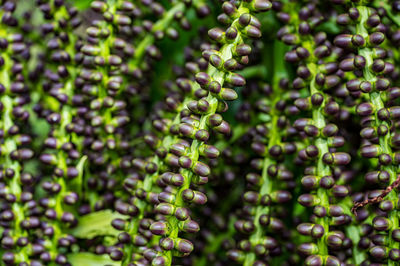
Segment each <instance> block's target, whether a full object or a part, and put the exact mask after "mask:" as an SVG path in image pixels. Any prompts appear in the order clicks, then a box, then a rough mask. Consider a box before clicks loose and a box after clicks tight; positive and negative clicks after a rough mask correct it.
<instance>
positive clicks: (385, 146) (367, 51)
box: [356, 6, 400, 266]
mask: <svg viewBox="0 0 400 266" xmlns="http://www.w3.org/2000/svg"><path fill="white" fill-rule="evenodd" d="M358 10H359V12H360V22H359V23H358V24H357V26H356V32H357V34H360V35H361V36H363V37H364V38H368V31H367V29H366V28H365V26H364V25H365V23H366V21H367V19H368V17H369V9H368V7H366V6H358ZM359 54H360V55H362V56H363V57H364V58H365V60H366V66H365V67H364V69H363V76H364V79H365V80H368V81H369V82H371V83H372V84H373V83H374V82H375V81H376V80H377V77H376V76H375V74H374V73H373V72H371V70H370V67H371V66H372V64H373V51H372V49H371V48H369V47H365V48H361V49H360V50H359ZM368 96H369V97H368V98H369V100H370V101H371V102H372V104H373V106H374V108H375V110H380V109H382V108H385V103H384V102H383V100H382V98H381V93H380V92H379V91H373V92H371V93H370V94H369V95H368ZM374 116H375V123H377V125H376V126H380V125H384V126H386V127H387V128H391V126H390V124H389V123H388V122H387V121H381V120H380V119H379V117H378V112H375V114H374ZM379 145H380V148H381V152H382V153H384V154H393V152H392V149H391V147H390V134H386V135H385V136H383V137H382V136H380V137H379ZM381 170H383V171H387V172H388V173H389V175H390V183H393V182H394V181H395V180H396V179H397V174H396V169H395V167H394V166H393V165H382V166H381ZM387 198H388V199H389V200H391V201H392V202H397V200H398V194H397V192H396V190H393V191H391V192H390V193H389V194H388V195H387ZM388 218H389V220H390V221H391V222H392V227H391V229H390V230H389V232H388V236H389V241H388V246H389V247H390V248H397V249H398V248H400V245H399V243H398V242H396V241H395V240H394V239H393V238H392V231H393V229H397V228H398V227H399V217H398V211H397V210H396V209H395V210H392V211H391V212H389V217H388ZM388 265H389V266H394V265H397V262H395V261H392V260H390V259H389V260H388Z"/></svg>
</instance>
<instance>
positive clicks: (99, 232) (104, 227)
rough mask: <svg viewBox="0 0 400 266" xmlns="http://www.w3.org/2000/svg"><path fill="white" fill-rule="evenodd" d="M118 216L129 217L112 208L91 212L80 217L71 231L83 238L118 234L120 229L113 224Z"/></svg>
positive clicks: (121, 217)
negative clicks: (113, 210)
mask: <svg viewBox="0 0 400 266" xmlns="http://www.w3.org/2000/svg"><path fill="white" fill-rule="evenodd" d="M116 218H120V219H127V218H128V216H125V215H122V214H119V213H117V212H112V211H111V210H103V211H98V212H93V213H89V214H87V215H84V216H82V217H81V218H80V219H79V223H78V226H77V227H75V228H73V229H71V231H70V233H71V234H72V235H73V236H75V237H77V238H83V239H91V238H94V237H96V236H117V235H118V233H119V231H118V230H116V229H114V227H112V225H111V222H112V220H114V219H116ZM81 265H84V264H81Z"/></svg>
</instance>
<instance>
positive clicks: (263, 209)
mask: <svg viewBox="0 0 400 266" xmlns="http://www.w3.org/2000/svg"><path fill="white" fill-rule="evenodd" d="M273 51H274V57H273V62H274V64H273V66H274V71H273V80H272V83H273V93H272V94H271V96H270V101H271V105H270V106H271V107H272V108H271V110H270V116H271V121H269V122H268V124H269V136H268V137H269V139H268V148H267V150H269V149H270V148H271V147H273V146H275V145H279V144H280V143H281V136H280V130H281V129H280V128H279V127H278V125H277V124H278V119H279V112H278V110H277V109H276V108H274V107H275V106H276V103H277V102H278V101H279V100H281V96H282V94H283V93H284V92H283V91H282V89H280V87H279V81H280V80H281V79H282V78H284V77H286V76H287V72H286V71H285V65H284V61H283V58H284V56H285V52H286V46H284V45H282V44H281V43H280V42H278V41H275V42H274V50H273ZM274 163H276V161H275V160H274V159H273V158H271V157H270V156H269V155H266V156H265V158H264V162H263V168H262V175H261V178H262V181H263V183H262V186H261V188H260V192H259V194H260V195H270V194H271V193H272V192H273V180H271V178H269V177H268V173H267V170H268V167H269V166H270V165H271V164H274ZM269 212H271V206H261V205H260V206H257V208H256V210H255V215H254V220H253V222H254V225H255V228H256V231H255V232H254V233H253V234H252V235H251V236H250V242H251V244H252V246H253V247H254V246H256V245H257V244H260V242H261V240H262V238H263V236H264V235H265V229H264V228H263V226H262V225H260V222H259V220H260V216H261V215H263V214H266V213H269ZM255 259H256V254H255V253H253V252H249V253H247V254H246V257H245V260H244V263H243V265H244V266H251V265H253V264H254V261H255Z"/></svg>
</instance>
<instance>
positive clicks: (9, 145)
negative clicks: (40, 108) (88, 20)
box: [0, 12, 29, 261]
mask: <svg viewBox="0 0 400 266" xmlns="http://www.w3.org/2000/svg"><path fill="white" fill-rule="evenodd" d="M0 16H1V17H2V16H3V14H2V12H0ZM0 36H2V37H3V38H6V36H7V29H6V28H5V27H4V26H3V25H2V24H0ZM1 57H2V58H3V59H4V65H3V66H2V67H1V72H0V77H1V83H2V84H3V86H4V87H5V88H6V90H7V92H5V93H4V94H3V96H2V97H1V103H2V104H3V110H2V120H1V122H2V123H1V128H2V130H3V132H8V131H9V129H10V128H11V127H12V126H13V125H14V123H13V117H12V110H13V99H12V97H11V96H10V95H8V92H9V90H10V87H11V80H10V75H9V73H10V72H11V67H12V59H11V57H10V55H9V54H8V51H5V52H3V53H2V54H1ZM15 150H17V144H16V142H15V140H14V139H13V136H6V138H5V141H4V150H2V152H1V154H2V156H1V161H2V164H3V170H4V169H7V168H10V169H12V170H14V176H13V177H12V178H11V180H10V181H9V184H8V188H7V189H8V193H11V194H12V195H14V196H15V197H16V199H17V200H16V201H15V202H14V203H12V206H11V208H12V212H13V213H14V216H15V217H14V221H13V232H12V236H13V237H21V236H27V232H26V231H25V230H23V229H22V228H21V226H20V223H21V221H23V220H24V219H25V213H24V209H23V206H21V204H20V202H19V201H20V197H21V192H22V191H21V186H20V183H19V179H20V174H21V171H22V165H21V164H20V163H19V162H18V161H16V160H11V158H10V156H9V155H10V153H11V152H12V151H15ZM21 249H22V250H21V251H20V252H18V253H16V254H14V255H15V256H16V260H17V261H29V259H28V254H27V251H26V248H21ZM3 251H4V250H1V249H0V253H2V252H3Z"/></svg>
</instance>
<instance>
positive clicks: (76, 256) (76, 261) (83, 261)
mask: <svg viewBox="0 0 400 266" xmlns="http://www.w3.org/2000/svg"><path fill="white" fill-rule="evenodd" d="M67 258H68V261H69V262H70V263H71V264H72V265H85V266H91V265H93V266H98V265H104V266H105V265H107V266H120V265H121V262H118V261H113V260H111V259H110V258H109V257H108V256H107V255H96V254H93V253H89V252H81V253H71V254H68V255H67Z"/></svg>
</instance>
